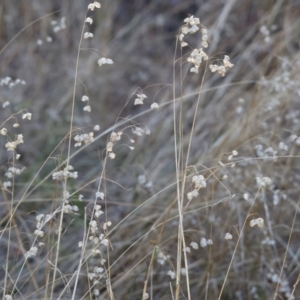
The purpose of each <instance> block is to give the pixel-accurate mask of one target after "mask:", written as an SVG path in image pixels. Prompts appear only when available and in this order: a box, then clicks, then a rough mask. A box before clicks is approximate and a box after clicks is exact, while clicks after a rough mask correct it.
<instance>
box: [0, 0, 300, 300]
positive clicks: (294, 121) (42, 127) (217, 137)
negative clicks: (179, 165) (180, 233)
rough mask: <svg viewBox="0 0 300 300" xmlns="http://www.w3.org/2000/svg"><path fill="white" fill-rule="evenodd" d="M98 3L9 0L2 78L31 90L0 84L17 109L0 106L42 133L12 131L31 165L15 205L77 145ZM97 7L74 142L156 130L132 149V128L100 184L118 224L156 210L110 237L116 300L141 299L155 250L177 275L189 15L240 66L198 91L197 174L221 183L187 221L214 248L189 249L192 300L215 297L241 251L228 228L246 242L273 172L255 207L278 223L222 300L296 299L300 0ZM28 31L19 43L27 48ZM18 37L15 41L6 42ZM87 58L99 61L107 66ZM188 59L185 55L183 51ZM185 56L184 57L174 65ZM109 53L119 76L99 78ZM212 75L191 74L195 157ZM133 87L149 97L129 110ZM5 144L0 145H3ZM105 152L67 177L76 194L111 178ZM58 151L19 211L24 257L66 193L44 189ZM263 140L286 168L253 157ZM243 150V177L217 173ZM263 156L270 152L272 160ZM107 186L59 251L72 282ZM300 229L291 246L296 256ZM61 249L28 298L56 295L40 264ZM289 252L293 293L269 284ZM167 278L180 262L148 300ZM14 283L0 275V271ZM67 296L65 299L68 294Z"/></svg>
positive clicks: (121, 0) (247, 250) (250, 247)
mask: <svg viewBox="0 0 300 300" xmlns="http://www.w3.org/2000/svg"><path fill="white" fill-rule="evenodd" d="M89 3H90V1H83V0H73V1H68V0H64V1H59V0H43V1H39V0H12V1H8V0H2V1H1V3H0V49H3V50H2V51H1V50H0V51H1V55H0V74H1V75H0V76H1V77H0V79H2V78H5V77H6V76H9V77H11V78H12V80H16V79H18V78H19V79H21V80H25V81H26V85H16V86H14V87H11V88H9V87H8V86H6V85H2V86H0V103H1V104H3V103H5V101H9V102H10V105H9V106H8V107H7V108H5V109H2V108H1V110H0V116H1V123H2V122H3V121H4V120H6V119H7V118H8V117H9V116H10V115H12V114H14V113H16V112H18V111H20V110H21V109H27V110H28V111H29V112H31V113H32V114H33V117H32V121H31V122H27V121H24V120H19V123H20V125H21V126H20V127H19V128H17V129H13V128H12V129H11V130H12V131H11V134H12V133H15V134H17V133H20V132H21V133H22V134H23V135H24V141H25V142H24V144H22V145H20V147H19V148H18V151H19V153H20V154H21V158H20V161H19V162H18V163H19V165H22V166H24V167H26V170H25V171H24V173H23V174H22V175H21V176H20V177H18V179H17V180H16V182H15V199H14V200H15V201H16V203H17V202H18V201H19V200H18V199H20V198H21V197H22V195H23V193H24V191H25V189H26V187H27V185H28V183H29V182H30V180H32V178H33V176H34V175H35V174H37V172H38V170H39V168H40V167H41V166H42V164H43V163H44V162H45V161H46V159H47V158H48V156H49V155H50V153H51V151H52V150H53V149H54V148H55V147H56V146H57V144H58V143H59V142H61V141H62V140H63V139H64V137H65V136H66V135H67V134H68V131H69V126H70V113H71V100H72V96H73V82H74V76H75V65H76V55H77V50H78V44H79V39H80V33H81V30H82V25H83V20H84V18H85V13H86V8H87V5H88V4H89ZM101 5H102V7H101V9H100V10H96V11H94V12H93V13H92V15H93V20H94V22H93V24H92V26H90V27H89V31H91V32H93V34H94V38H93V39H90V40H84V41H83V44H82V48H85V49H83V50H82V51H81V54H80V60H79V74H78V78H79V82H78V85H77V88H76V92H77V96H76V104H75V120H74V126H75V127H76V128H78V130H77V131H76V130H75V132H74V134H77V133H79V132H82V130H85V131H86V132H88V131H91V128H92V127H91V126H94V125H96V124H99V125H100V126H101V130H100V133H99V135H101V134H102V133H105V131H106V130H109V131H111V128H112V126H114V124H115V123H116V121H120V120H124V119H127V120H128V123H127V124H125V125H123V126H122V127H119V129H120V130H121V129H122V128H124V127H126V126H128V125H132V124H145V125H146V126H147V127H148V128H149V129H150V131H151V134H150V136H143V137H139V138H135V137H133V135H132V133H131V132H130V130H128V129H127V131H125V133H126V134H128V137H125V138H124V142H123V141H122V142H123V143H125V144H130V141H129V139H130V138H134V139H135V144H134V147H135V150H134V151H130V150H129V149H128V147H127V146H119V147H118V148H117V150H116V154H117V156H116V159H115V160H114V161H112V162H109V164H108V165H107V169H106V172H105V177H106V179H107V181H106V183H105V190H106V191H107V192H106V195H107V196H106V198H107V202H108V204H107V209H106V212H107V214H108V216H109V220H111V221H112V222H113V224H114V225H115V224H117V223H118V222H120V221H121V220H122V219H123V218H125V217H126V216H128V214H129V213H130V212H132V211H133V210H134V209H135V208H136V207H138V205H140V204H142V203H144V202H145V201H146V200H148V199H151V200H150V201H148V202H147V204H146V205H145V206H143V207H141V208H140V209H138V210H137V211H136V212H135V213H133V214H132V215H130V216H129V217H128V218H127V219H126V220H125V221H124V222H123V223H122V224H121V225H120V226H119V227H118V229H116V231H115V232H113V234H112V235H111V237H110V239H111V243H112V246H113V248H114V250H113V251H111V253H110V255H111V262H114V261H116V264H115V265H114V267H113V268H112V286H113V291H114V292H115V299H141V295H142V289H143V284H144V280H145V274H146V272H147V267H148V264H149V261H150V258H151V253H152V252H151V251H152V250H153V248H154V247H155V246H156V247H158V249H160V250H159V251H162V252H163V253H165V254H169V255H170V261H171V262H172V263H173V265H174V266H176V263H175V258H176V247H177V246H176V242H177V229H178V220H177V214H178V212H177V207H176V205H177V204H176V202H175V201H174V200H175V197H176V186H175V185H174V182H175V180H176V176H175V175H176V174H175V161H174V136H173V106H172V102H171V100H172V86H171V85H172V83H173V58H174V53H175V47H176V35H177V34H178V31H179V28H180V27H181V26H182V25H183V19H184V18H186V17H187V16H188V15H194V16H195V17H199V18H200V21H201V23H202V24H203V25H204V26H205V27H206V28H208V30H209V39H210V46H209V48H208V49H209V53H210V56H213V57H214V58H216V59H217V58H219V59H223V57H224V54H228V55H229V56H230V58H231V62H232V63H234V64H235V67H234V68H233V69H232V70H230V72H229V73H228V74H227V75H226V77H225V78H220V76H217V75H212V74H206V75H205V80H204V84H203V89H202V91H201V101H200V107H199V111H198V115H197V123H196V127H195V131H194V137H193V143H192V147H191V154H190V159H189V162H190V164H191V165H194V166H196V168H197V170H198V171H199V172H202V173H203V175H205V177H206V178H210V179H209V180H208V183H209V188H208V189H206V190H205V191H204V192H202V193H201V196H199V199H197V200H193V202H192V203H191V204H189V206H188V212H187V213H186V216H185V221H184V222H185V223H184V225H185V230H186V239H187V241H188V244H189V243H190V242H192V241H196V242H198V243H199V241H200V239H201V238H202V237H206V238H208V237H210V238H212V239H213V241H214V246H213V247H211V248H210V249H209V250H208V249H206V248H205V249H202V248H201V249H200V250H197V251H198V252H197V251H192V253H191V254H190V255H189V259H190V264H191V268H190V272H191V275H190V276H191V290H192V295H193V297H192V299H217V297H218V295H219V293H220V288H221V285H222V283H223V280H224V275H225V272H226V270H227V268H228V264H229V261H230V259H231V256H232V253H233V248H234V245H235V242H236V240H237V239H233V241H229V242H228V241H225V240H224V235H225V233H226V232H227V231H229V230H231V231H230V232H231V233H232V234H233V235H234V234H235V235H236V237H237V233H236V231H235V229H233V228H234V227H235V226H236V227H237V228H241V225H242V223H243V220H244V218H245V216H246V215H247V210H248V208H249V204H248V203H246V202H245V200H243V197H242V195H243V194H244V193H246V192H247V193H249V194H250V195H251V197H252V198H254V197H255V194H256V192H257V186H256V184H255V177H256V176H259V175H263V174H264V175H266V176H269V177H270V178H272V180H273V182H274V184H273V187H272V188H270V190H268V191H266V194H264V195H259V197H258V198H262V199H265V200H261V201H258V202H257V204H256V206H255V212H253V213H256V214H257V215H259V216H262V217H263V218H264V219H268V218H269V221H270V222H269V223H268V224H267V226H266V229H264V230H261V231H259V230H256V231H254V230H253V229H248V228H247V230H246V232H245V238H244V239H242V241H241V246H240V247H239V248H238V251H237V254H236V256H235V260H234V264H233V267H232V272H231V273H230V276H229V278H228V279H227V285H226V287H225V291H224V293H223V297H222V299H271V298H270V297H271V296H272V295H273V294H274V291H275V289H276V286H277V285H280V288H283V287H284V288H283V290H282V291H281V292H280V297H281V298H279V296H278V299H290V298H288V297H289V295H290V294H288V293H291V290H292V288H293V284H294V283H295V282H296V280H297V277H298V274H299V267H298V266H299V264H300V262H299V259H300V258H299V255H300V253H299V243H298V241H299V231H298V229H297V226H296V227H295V229H293V230H291V226H292V224H291V220H292V218H293V216H294V213H295V209H298V207H297V206H296V204H297V201H298V194H299V187H298V182H299V179H300V174H299V170H300V165H299V159H298V157H297V155H298V152H299V151H298V149H299V148H297V146H295V145H294V144H292V141H291V140H290V135H291V134H295V135H298V134H300V133H299V131H300V128H299V120H300V119H299V118H300V109H299V107H300V101H299V95H300V81H299V79H300V78H299V75H298V74H299V69H300V61H299V43H300V39H299V34H300V19H299V13H300V2H299V1H296V0H294V1H292V0H291V1H289V0H282V1H275V0H274V1H271V0H264V1H255V0H254V1H253V0H251V1H250V0H243V1H237V0H227V1H216V0H209V1H208V0H207V1H205V0H203V1H200V0H198V1H196V0H194V1H192V0H185V1H181V0H169V1H167V0H152V1H143V0H136V1H126V0H116V1H103V2H101ZM49 14H50V15H49ZM89 14H90V12H88V15H89ZM38 19H39V20H38ZM262 26H266V28H267V29H268V30H269V32H270V34H269V40H267V39H266V36H265V35H264V34H263V33H262V32H261V27H262ZM20 31H22V33H21V34H20V35H18V36H16V35H17V34H18V33H19V32H20ZM15 36H16V38H15V39H14V37H15ZM11 39H13V41H12V42H11V43H9V41H10V40H11ZM200 44H201V39H200V37H199V36H197V34H196V35H195V36H191V37H190V39H189V45H190V46H191V47H193V48H194V47H197V48H199V47H200ZM91 49H98V50H99V51H101V54H99V53H98V52H97V51H94V50H91ZM190 50H191V49H183V55H185V54H186V53H188V52H189V51H190ZM179 55H180V51H179V50H178V51H177V58H178V57H179ZM102 56H106V57H109V58H111V59H113V61H114V65H112V66H110V67H106V66H104V67H101V68H99V66H98V65H97V60H98V58H99V57H102ZM185 68H186V65H184V66H183V69H184V70H186V69H185ZM175 73H176V80H177V82H178V83H177V86H176V93H177V94H176V96H179V95H180V84H179V79H180V77H179V73H180V69H179V68H175ZM202 76H203V73H202V74H198V75H196V74H191V73H189V72H188V73H187V75H186V77H185V80H184V82H183V86H182V89H183V90H182V94H183V99H184V104H183V110H184V114H183V119H184V126H183V132H184V145H187V143H188V139H189V133H190V132H191V125H192V120H193V114H194V111H195V105H196V100H197V98H198V94H199V87H200V84H201V79H202ZM137 90H139V91H141V90H143V92H144V93H145V94H147V96H148V98H147V101H146V105H145V106H134V105H133V101H134V98H132V93H136V91H137ZM86 91H87V92H88V95H89V98H90V105H91V106H92V112H91V113H90V114H87V113H84V112H83V110H82V109H83V106H84V105H83V103H82V102H81V101H80V99H81V96H82V95H83V94H86ZM133 97H134V96H133ZM129 99H131V101H129V102H128V100H129ZM152 101H155V102H157V103H158V104H159V105H160V109H159V110H158V111H150V110H148V108H149V107H150V104H151V103H152ZM120 112H121V113H120ZM14 122H15V120H13V121H12V122H11V124H10V125H12V124H13V123H14ZM109 131H108V132H109ZM126 139H127V140H126ZM5 141H6V139H5V138H4V137H1V143H3V145H4V144H5ZM106 141H107V135H103V136H100V137H99V138H97V139H96V141H95V142H94V143H93V144H91V145H89V146H88V147H86V148H84V149H83V150H82V151H79V153H78V154H76V155H75V156H74V157H73V158H72V160H71V165H73V166H74V168H75V169H76V171H78V172H79V180H78V182H77V183H70V184H71V186H70V192H74V191H76V190H77V189H78V188H81V187H82V186H84V185H85V184H88V183H89V182H90V181H92V180H94V179H95V178H97V177H99V176H100V173H101V171H102V159H103V155H104V153H103V149H105V145H106ZM280 142H283V143H284V144H286V145H288V147H289V153H288V154H286V153H283V152H282V153H281V152H280V149H279V150H278V144H279V143H280ZM62 144H63V145H62V147H59V148H58V150H56V151H55V152H54V153H53V154H51V156H52V157H53V158H52V159H50V160H48V161H47V163H46V164H45V166H44V167H43V169H42V170H41V171H40V172H39V174H38V176H37V177H36V179H35V180H34V184H33V185H32V187H31V188H30V189H29V192H28V196H26V197H25V199H24V202H23V204H22V205H21V206H20V207H19V209H18V211H17V212H16V213H15V222H16V224H17V225H18V228H19V231H20V233H21V234H20V236H21V241H22V245H23V246H22V247H24V248H25V249H26V250H28V247H29V245H30V241H32V240H33V237H32V232H33V230H34V228H35V224H34V222H35V216H36V212H39V213H45V214H46V213H49V212H50V211H52V210H53V207H55V206H56V204H57V203H56V202H57V199H58V192H57V190H59V187H57V186H55V185H54V184H53V182H52V180H51V179H48V180H46V181H45V182H43V184H42V185H40V186H39V185H38V184H39V183H40V182H41V181H42V180H43V179H44V178H45V176H47V175H48V174H49V173H51V172H52V171H53V169H54V168H55V167H56V166H57V164H58V162H59V161H61V160H62V159H64V157H63V156H62V157H60V154H62V153H63V150H62V149H65V148H64V147H66V145H64V143H62ZM258 144H262V147H263V149H267V148H269V147H272V149H277V154H276V155H281V156H282V157H281V158H279V159H277V161H276V162H275V160H274V159H272V157H271V160H270V159H269V160H264V159H260V156H261V155H259V153H258V152H257V148H255V146H257V145H258ZM255 149H256V150H255ZM75 150H76V149H75ZM75 150H74V149H72V152H75ZM232 150H238V151H239V154H240V158H241V159H242V160H243V162H242V163H241V164H238V163H237V164H236V167H235V168H229V167H228V168H220V166H219V165H218V162H219V161H222V160H223V161H225V162H227V156H228V154H230V152H231V151H232ZM265 155H269V154H268V152H265ZM276 155H275V156H276ZM287 155H291V156H293V157H286V156H287ZM9 158H10V153H9V152H7V151H6V149H5V148H4V147H1V148H0V163H1V171H2V172H1V177H2V178H1V181H4V177H3V175H4V173H5V172H6V170H7V168H8V165H9ZM194 171H195V170H194ZM194 171H193V172H194ZM191 172H192V171H191ZM224 175H226V176H228V180H227V181H225V180H224V181H223V179H222V178H225V177H223V176H224ZM116 183H117V184H116ZM96 187H97V181H96V182H93V183H91V184H88V185H87V186H86V187H85V188H83V189H82V190H80V193H81V194H83V195H84V199H85V200H84V202H82V203H81V202H79V201H78V200H77V198H78V195H76V197H74V199H73V200H74V203H76V204H77V205H78V206H79V208H80V213H79V215H78V216H71V217H68V219H67V220H66V224H65V226H66V228H68V231H67V233H66V237H68V238H66V239H64V241H63V250H62V251H63V253H62V260H61V261H60V264H59V267H60V271H61V272H63V273H64V274H65V276H66V278H68V276H69V274H72V273H73V272H74V271H75V269H76V267H77V262H78V259H79V254H80V252H79V251H78V248H77V242H78V241H79V240H80V239H81V238H82V235H83V231H84V214H83V211H84V207H85V205H88V203H89V201H91V200H90V199H92V198H93V195H94V194H95V191H96ZM190 187H191V183H188V184H187V190H189V189H191V188H190ZM31 191H32V192H31ZM201 191H202V190H201ZM157 193H158V194H157ZM278 194H279V195H280V196H279V198H280V199H282V201H281V202H280V204H276V205H273V204H272V203H274V197H275V196H274V195H277V196H278ZM152 196H153V199H152V198H151V197H152ZM0 201H1V203H0V204H1V205H2V208H3V209H2V208H1V213H0V217H1V219H2V221H1V226H2V228H4V226H5V225H6V222H7V213H8V210H7V209H6V208H7V206H6V205H7V202H6V201H5V196H4V194H2V198H0ZM272 201H273V202H272ZM266 203H267V208H266ZM158 224H162V225H160V226H158ZM297 224H298V225H299V220H297ZM298 227H299V226H298ZM271 229H272V230H271ZM48 230H49V240H48V247H50V248H51V244H52V245H53V244H54V242H55V234H54V231H55V225H53V228H49V229H48ZM51 230H52V231H51ZM291 232H293V237H292V240H291V243H290V244H289V246H288V247H287V243H288V238H289V235H290V233H291ZM266 237H270V238H274V239H275V240H276V246H275V247H269V248H267V249H265V248H264V247H263V246H262V245H261V240H263V239H264V238H266ZM136 241H138V242H137V243H136V244H134V243H135V242H136ZM1 243H2V244H1V250H0V251H1V252H0V261H2V258H3V261H4V259H5V257H6V250H5V243H6V240H5V239H2V241H1ZM15 243H16V244H15V245H13V249H14V251H12V252H11V255H10V259H11V260H10V263H11V264H10V267H11V268H15V269H16V270H14V272H17V269H18V262H19V261H20V260H21V254H20V252H18V251H19V249H21V248H20V247H21V246H20V244H18V243H17V239H16V241H15ZM131 245H132V247H131ZM128 247H129V248H128ZM50 248H47V250H44V252H42V253H41V258H39V259H36V260H32V261H31V262H30V263H31V265H32V266H31V267H32V269H34V268H35V267H36V268H37V270H36V271H35V273H34V274H33V273H32V270H31V271H30V268H28V269H26V271H24V272H23V274H22V278H21V280H20V281H21V282H22V283H24V286H23V287H22V289H21V290H22V293H23V295H24V298H25V299H42V298H39V297H41V295H43V292H42V291H43V289H45V278H46V275H45V274H46V272H45V270H44V268H46V264H47V260H43V259H42V257H48V258H49V252H51V250H50ZM287 248H288V256H287V261H286V263H285V271H284V275H283V280H285V282H286V283H285V284H283V283H282V282H281V283H278V282H276V281H275V282H274V281H272V276H273V275H274V274H279V272H280V269H281V266H282V265H283V258H284V255H285V252H286V249H287ZM21 252H22V251H21ZM50 256H51V255H50ZM91 265H93V263H91ZM16 266H17V267H16ZM86 269H88V267H87V268H86ZM169 269H171V266H170V265H169V266H160V265H159V264H157V265H155V268H154V270H153V274H152V279H151V280H152V293H153V299H172V298H171V295H170V288H169V281H170V278H169V277H168V275H166V274H167V271H168V270H169ZM3 272H4V270H1V271H0V274H1V275H3ZM12 274H15V273H13V272H12ZM28 274H31V276H35V277H36V281H37V283H38V285H39V287H40V290H38V291H34V288H33V286H34V285H33V283H31V282H28V281H26V280H27V278H28ZM41 274H44V275H41ZM270 274H271V275H270ZM44 276H45V277H44ZM87 282H88V279H87V278H86V276H84V275H83V276H82V280H81V281H80V282H79V286H80V289H79V292H78V299H80V297H84V296H83V295H85V292H86V290H87V288H86V287H87ZM174 284H175V283H174ZM286 285H287V286H288V287H286ZM63 286H64V281H63V280H60V281H58V283H57V286H56V292H57V294H58V295H59V293H60V291H61V290H62V288H63ZM71 287H72V285H71ZM101 292H102V294H103V298H101V297H100V299H107V296H106V295H105V292H106V290H105V285H104V286H103V290H102V291H101ZM33 293H34V294H33ZM185 293H186V291H185V283H184V279H182V295H181V296H182V298H180V299H185V296H184V295H186V294H185ZM299 293H300V290H299V288H298V294H299ZM102 294H101V295H102ZM286 295H288V296H286ZM295 295H297V293H295ZM65 297H66V298H65V299H69V298H68V296H67V292H66V296H65ZM105 297H106V298H105ZM205 297H206V298H205ZM87 299H88V298H87ZM291 299H292V298H291ZM295 299H297V298H295Z"/></svg>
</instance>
